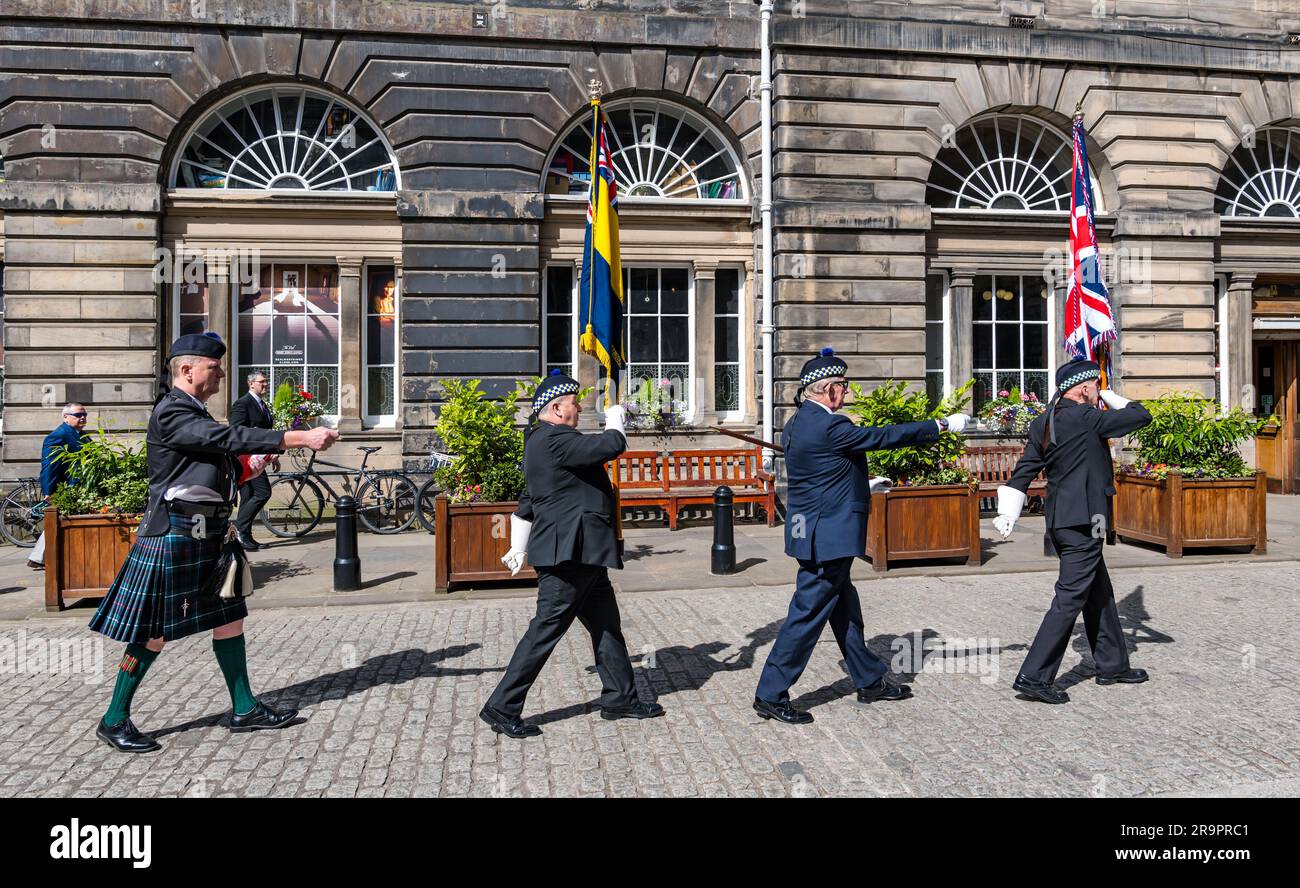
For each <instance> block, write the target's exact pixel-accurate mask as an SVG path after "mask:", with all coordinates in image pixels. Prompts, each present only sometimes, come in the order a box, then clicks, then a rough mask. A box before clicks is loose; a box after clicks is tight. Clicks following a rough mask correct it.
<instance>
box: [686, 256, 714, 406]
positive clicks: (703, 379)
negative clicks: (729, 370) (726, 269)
mask: <svg viewBox="0 0 1300 888" xmlns="http://www.w3.org/2000/svg"><path fill="white" fill-rule="evenodd" d="M694 265H695V269H694V270H695V343H694V345H693V348H694V350H695V379H694V380H693V381H692V384H693V385H694V386H695V390H694V391H693V392H691V403H692V405H693V406H694V411H693V413H694V416H693V420H694V422H695V424H696V425H703V424H706V423H713V422H717V419H718V417H717V402H716V397H715V394H716V393H715V391H714V386H713V361H714V358H715V357H716V348H717V343H716V342H715V341H714V339H715V334H714V329H713V327H714V324H713V317H714V308H715V307H716V301H715V297H716V290H715V284H716V278H715V273H716V272H717V269H718V263H717V262H716V261H713V260H711V259H696V260H695V263H694Z"/></svg>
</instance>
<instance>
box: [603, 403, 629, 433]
mask: <svg viewBox="0 0 1300 888" xmlns="http://www.w3.org/2000/svg"><path fill="white" fill-rule="evenodd" d="M626 421H627V411H626V410H624V409H623V405H622V404H613V405H611V406H609V407H606V408H605V431H607V432H608V431H609V430H610V429H613V430H614V431H616V432H618V433H619V434H620V435H622V436H623V440H624V441H626V440H627V432H626V431H624V430H623V425H624V423H625V422H626Z"/></svg>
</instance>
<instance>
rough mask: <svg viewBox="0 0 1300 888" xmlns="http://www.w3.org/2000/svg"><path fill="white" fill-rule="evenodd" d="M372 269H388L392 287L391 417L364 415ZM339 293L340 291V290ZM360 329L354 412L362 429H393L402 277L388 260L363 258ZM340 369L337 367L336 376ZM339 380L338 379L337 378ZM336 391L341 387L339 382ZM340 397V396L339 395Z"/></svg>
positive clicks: (398, 404)
mask: <svg viewBox="0 0 1300 888" xmlns="http://www.w3.org/2000/svg"><path fill="white" fill-rule="evenodd" d="M372 266H373V267H375V268H392V269H393V282H394V284H395V285H396V289H395V290H394V297H395V301H394V303H393V412H392V413H391V414H386V413H380V414H370V413H369V412H367V411H368V410H369V406H370V367H371V364H370V336H369V335H368V334H369V330H368V328H369V326H370V318H371V316H372V315H373V314H374V313H373V312H371V311H370V269H371V267H372ZM340 292H341V291H340ZM361 308H362V311H361V329H360V330H359V331H357V333H358V335H359V336H360V337H361V403H360V404H358V405H357V408H358V409H357V413H358V415H359V416H360V417H361V423H362V425H363V426H365V427H367V428H372V429H391V428H396V427H397V417H398V416H400V415H401V413H402V377H401V368H402V334H401V331H402V275H401V268H400V267H399V266H398V264H397V263H396V262H394V261H393V260H391V259H367V260H366V261H365V262H363V263H362V264H361ZM341 309H342V305H340V312H339V360H340V363H341V362H342V358H343V355H342V351H343V337H344V336H346V335H347V334H346V331H344V329H343V323H342V314H343V313H342V310H341ZM374 366H376V367H384V366H387V365H386V364H376V365H374ZM341 372H342V368H341V367H340V373H341ZM340 378H341V377H340ZM340 388H342V384H341V383H340ZM340 396H341V393H340ZM339 404H340V408H341V407H342V399H341V397H340V402H339Z"/></svg>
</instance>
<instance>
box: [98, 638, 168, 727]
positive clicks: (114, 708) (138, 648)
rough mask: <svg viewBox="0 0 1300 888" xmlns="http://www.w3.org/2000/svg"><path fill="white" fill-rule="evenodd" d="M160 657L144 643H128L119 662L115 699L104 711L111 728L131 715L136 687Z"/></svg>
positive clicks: (114, 689)
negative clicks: (132, 699)
mask: <svg viewBox="0 0 1300 888" xmlns="http://www.w3.org/2000/svg"><path fill="white" fill-rule="evenodd" d="M156 659H158V654H156V653H154V652H153V651H151V650H149V649H148V648H147V647H145V646H144V645H142V644H128V645H127V646H126V653H124V654H122V661H121V662H120V663H118V664H117V684H116V685H114V686H113V699H112V701H111V702H110V703H109V704H108V711H107V712H105V713H104V724H106V725H108V726H109V727H110V728H113V727H117V726H118V725H120V724H121V723H122V722H123V721H124V720H125V719H127V718H129V717H130V715H131V698H132V697H134V696H135V689H136V688H138V687H140V682H142V681H144V674H145V673H146V672H148V671H149V666H150V665H151V664H152V663H153V661H154V660H156Z"/></svg>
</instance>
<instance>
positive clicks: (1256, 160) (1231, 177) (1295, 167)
mask: <svg viewBox="0 0 1300 888" xmlns="http://www.w3.org/2000/svg"><path fill="white" fill-rule="evenodd" d="M1214 206H1215V208H1216V209H1217V210H1218V211H1219V214H1220V215H1222V216H1257V217H1258V216H1271V217H1277V218H1283V219H1295V218H1300V133H1297V132H1296V131H1295V130H1292V129H1285V128H1283V127H1271V128H1268V129H1262V130H1257V131H1255V132H1253V133H1251V134H1250V135H1248V136H1247V137H1246V138H1245V139H1243V140H1242V142H1241V144H1240V145H1239V146H1237V150H1236V151H1234V152H1232V154H1231V155H1229V157H1228V163H1227V165H1226V166H1224V168H1223V175H1222V176H1220V177H1219V187H1218V189H1217V190H1216V191H1215V195H1214Z"/></svg>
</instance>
